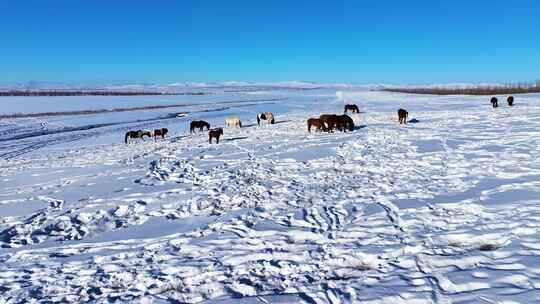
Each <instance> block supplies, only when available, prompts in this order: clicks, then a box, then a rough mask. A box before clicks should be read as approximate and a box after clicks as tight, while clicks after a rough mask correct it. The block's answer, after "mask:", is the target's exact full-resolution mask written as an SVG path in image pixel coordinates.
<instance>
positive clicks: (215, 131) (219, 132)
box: [208, 128, 223, 144]
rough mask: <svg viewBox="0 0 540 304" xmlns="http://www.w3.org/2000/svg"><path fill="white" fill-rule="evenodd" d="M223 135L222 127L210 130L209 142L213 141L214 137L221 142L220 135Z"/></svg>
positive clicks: (217, 141) (217, 142)
mask: <svg viewBox="0 0 540 304" xmlns="http://www.w3.org/2000/svg"><path fill="white" fill-rule="evenodd" d="M221 135H223V129H222V128H216V129H212V130H210V131H208V142H209V143H212V138H215V139H216V144H219V137H220V136H221Z"/></svg>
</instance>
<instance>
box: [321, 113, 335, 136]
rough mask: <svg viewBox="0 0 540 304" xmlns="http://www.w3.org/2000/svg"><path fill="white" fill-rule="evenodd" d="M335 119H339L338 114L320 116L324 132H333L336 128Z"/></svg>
mask: <svg viewBox="0 0 540 304" xmlns="http://www.w3.org/2000/svg"><path fill="white" fill-rule="evenodd" d="M335 117H337V115H336V114H323V115H321V116H319V120H320V122H321V124H322V126H321V128H322V129H323V131H326V132H332V130H333V129H334V128H335V125H334V124H335V122H336V120H335Z"/></svg>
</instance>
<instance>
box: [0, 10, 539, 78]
mask: <svg viewBox="0 0 540 304" xmlns="http://www.w3.org/2000/svg"><path fill="white" fill-rule="evenodd" d="M539 17H540V1H537V0H520V1H500V0H493V1H472V0H468V1H462V0H457V1H436V0H433V1H428V0H426V1H413V0H411V1H398V0H395V1H390V0H370V1H361V0H357V1H352V0H351V1H322V0H321V1H318V0H311V1H292V0H289V1H287V0H273V1H254V0H249V1H248V0H246V1H234V0H230V1H220V0H215V1H204V0H193V1H172V0H171V1H168V0H162V1H138V0H130V1H122V0H115V1H105V0H92V1H84V0H48V1H43V0H28V1H23V0H21V1H18V0H17V1H10V0H0V37H2V43H1V44H0V82H4V83H6V82H8V83H9V82H22V81H29V80H39V81H55V82H56V81H59V82H82V83H102V82H144V83H155V82H160V83H163V82H175V81H228V80H244V81H285V80H309V81H321V82H355V83H376V82H384V83H440V82H484V81H488V82H512V81H521V80H536V79H540V39H539V38H540V18H539Z"/></svg>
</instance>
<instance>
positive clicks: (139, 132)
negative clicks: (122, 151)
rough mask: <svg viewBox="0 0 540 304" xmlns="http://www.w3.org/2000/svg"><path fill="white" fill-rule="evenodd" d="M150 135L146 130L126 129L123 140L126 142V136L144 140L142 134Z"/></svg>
mask: <svg viewBox="0 0 540 304" xmlns="http://www.w3.org/2000/svg"><path fill="white" fill-rule="evenodd" d="M145 135H146V136H148V137H150V138H151V137H152V133H151V132H150V131H148V130H137V131H128V132H127V133H126V136H124V142H125V143H126V144H127V143H128V138H140V139H142V140H144V136H145Z"/></svg>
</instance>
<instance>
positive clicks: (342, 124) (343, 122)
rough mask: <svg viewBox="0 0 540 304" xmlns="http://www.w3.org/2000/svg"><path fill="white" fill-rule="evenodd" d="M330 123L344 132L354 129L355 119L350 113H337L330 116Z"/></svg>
mask: <svg viewBox="0 0 540 304" xmlns="http://www.w3.org/2000/svg"><path fill="white" fill-rule="evenodd" d="M329 121H330V125H332V127H333V128H335V129H338V130H339V131H342V132H347V131H353V130H354V121H353V120H352V118H350V117H349V116H348V115H346V114H343V115H336V116H332V117H330V118H329Z"/></svg>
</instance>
